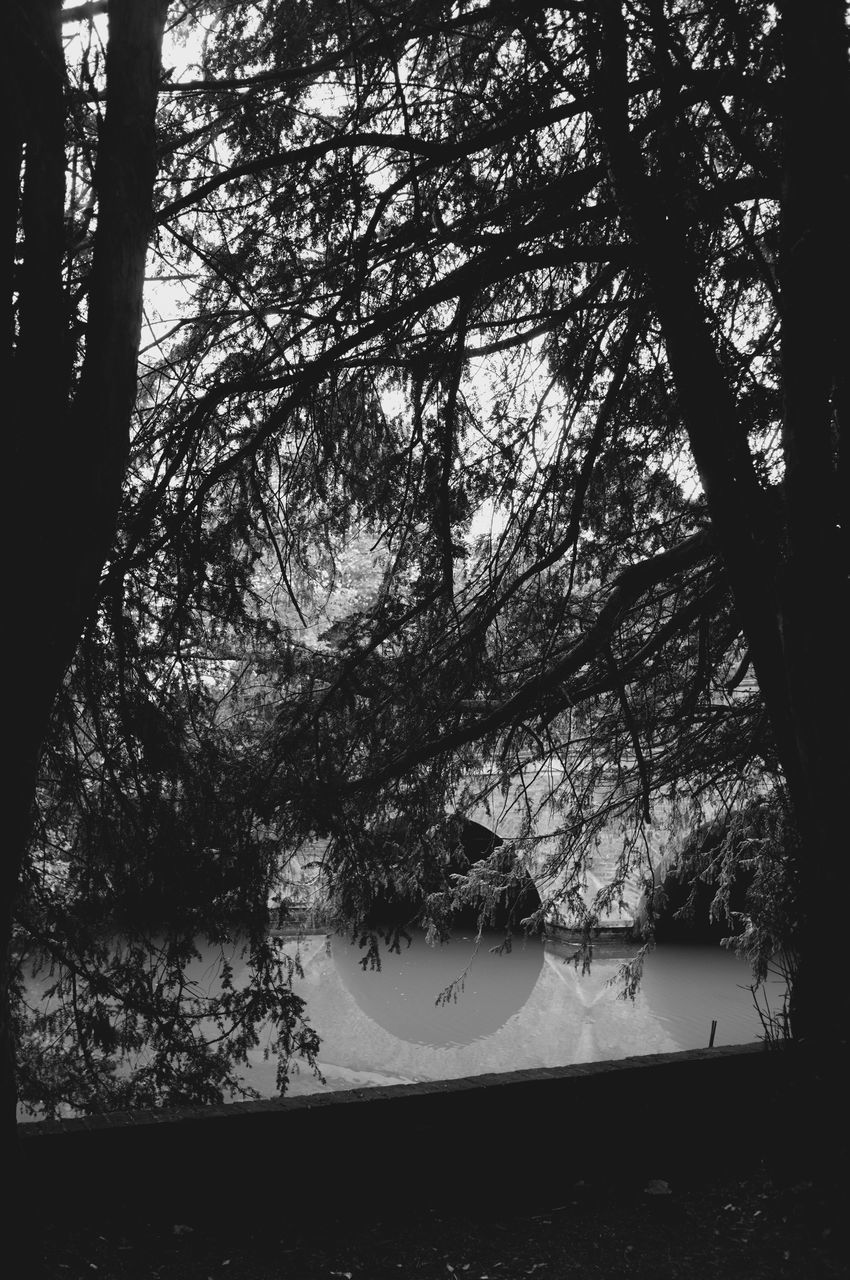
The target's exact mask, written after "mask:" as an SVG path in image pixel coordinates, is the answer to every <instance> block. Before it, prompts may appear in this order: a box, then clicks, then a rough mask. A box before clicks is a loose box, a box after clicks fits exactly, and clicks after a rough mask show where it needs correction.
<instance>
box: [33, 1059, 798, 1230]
mask: <svg viewBox="0 0 850 1280" xmlns="http://www.w3.org/2000/svg"><path fill="white" fill-rule="evenodd" d="M785 1056H786V1055H784V1054H783V1053H780V1052H769V1051H768V1050H767V1049H766V1048H765V1046H764V1045H762V1044H752V1045H743V1046H722V1047H719V1048H715V1049H696V1050H691V1051H687V1052H681V1053H672V1054H652V1055H647V1056H646V1057H632V1058H624V1059H619V1060H613V1061H607V1062H598V1063H582V1064H578V1065H575V1066H568V1067H546V1068H540V1069H531V1070H524V1071H514V1072H507V1073H493V1074H490V1075H483V1076H470V1077H464V1078H461V1079H457V1080H444V1081H436V1082H434V1081H432V1082H428V1083H424V1084H402V1085H387V1086H379V1087H376V1088H368V1089H352V1090H346V1091H341V1092H338V1093H331V1094H307V1095H302V1096H300V1097H297V1098H283V1099H270V1100H263V1101H259V1102H237V1103H229V1104H223V1105H216V1106H210V1107H187V1108H173V1107H170V1108H168V1109H167V1110H166V1111H165V1113H163V1112H159V1111H152V1110H146V1111H139V1112H134V1113H126V1112H120V1113H116V1114H114V1115H109V1116H99V1117H91V1118H83V1119H78V1120H67V1121H58V1122H57V1121H37V1122H34V1123H32V1124H21V1125H19V1128H18V1132H19V1135H20V1139H21V1141H20V1149H21V1154H22V1160H23V1165H24V1170H23V1172H24V1177H25V1178H35V1179H37V1178H39V1176H43V1174H44V1172H45V1170H48V1169H49V1170H50V1180H51V1185H53V1186H57V1187H61V1188H62V1196H63V1206H62V1207H63V1208H64V1209H67V1211H68V1212H70V1213H80V1212H84V1211H85V1210H86V1208H91V1207H94V1206H101V1207H102V1206H104V1205H106V1204H107V1203H109V1204H111V1205H115V1204H116V1203H120V1204H123V1206H124V1207H125V1209H127V1210H132V1211H133V1212H146V1211H148V1210H149V1209H151V1208H152V1207H154V1206H155V1205H156V1204H157V1203H159V1204H163V1203H164V1204H168V1203H174V1204H177V1205H180V1206H181V1210H180V1211H181V1212H182V1213H186V1212H189V1211H191V1210H194V1211H195V1212H197V1213H202V1212H204V1206H205V1205H209V1203H210V1198H211V1197H212V1198H213V1199H214V1198H215V1194H217V1192H216V1193H215V1194H214V1188H215V1187H218V1186H219V1184H221V1186H222V1188H223V1187H225V1186H226V1194H227V1206H228V1208H229V1209H233V1210H235V1209H236V1207H237V1206H238V1204H239V1203H240V1202H242V1203H243V1206H244V1208H245V1209H246V1211H250V1212H256V1211H257V1210H258V1209H259V1208H261V1207H262V1206H266V1207H268V1209H269V1211H275V1212H280V1211H281V1202H282V1201H283V1202H285V1205H286V1210H287V1212H299V1213H301V1212H309V1211H310V1209H311V1208H312V1207H317V1206H318V1204H319V1202H320V1203H321V1206H322V1210H323V1212H329V1211H331V1210H332V1208H333V1206H334V1205H338V1206H341V1207H354V1206H356V1204H357V1203H358V1202H359V1201H364V1200H372V1199H374V1198H375V1197H376V1196H380V1197H382V1199H383V1200H384V1201H385V1202H386V1203H388V1204H391V1203H393V1202H405V1203H406V1202H408V1201H409V1200H410V1197H411V1196H413V1197H414V1198H415V1200H416V1203H417V1204H418V1205H422V1204H439V1203H445V1202H446V1201H449V1202H456V1201H457V1199H458V1197H461V1198H463V1200H464V1202H465V1203H468V1202H469V1200H470V1198H471V1197H472V1198H475V1199H477V1198H484V1199H486V1200H488V1201H490V1202H492V1200H493V1199H498V1198H508V1199H510V1200H511V1201H515V1200H516V1199H517V1197H518V1196H519V1197H521V1196H522V1195H523V1194H524V1192H525V1191H528V1192H529V1193H530V1192H531V1190H532V1188H533V1189H534V1191H535V1192H536V1194H537V1195H538V1196H539V1194H540V1182H541V1180H543V1181H544V1182H545V1181H546V1179H548V1178H550V1177H551V1178H552V1179H556V1180H560V1179H562V1178H563V1172H562V1171H563V1161H564V1158H565V1156H566V1157H567V1158H568V1159H569V1160H570V1161H571V1162H572V1164H573V1165H574V1166H575V1167H577V1168H578V1170H579V1172H578V1173H577V1174H576V1176H584V1174H585V1173H590V1174H592V1173H593V1171H594V1170H597V1171H599V1170H602V1171H604V1172H605V1173H606V1176H610V1174H611V1172H612V1170H616V1169H618V1168H622V1169H628V1170H630V1171H631V1173H632V1174H633V1175H638V1176H639V1174H640V1171H641V1170H643V1171H644V1172H646V1173H647V1174H648V1175H649V1176H655V1177H666V1176H672V1175H673V1174H674V1172H675V1170H676V1169H677V1168H682V1167H684V1166H687V1167H688V1168H693V1167H694V1166H696V1167H699V1168H702V1167H705V1168H715V1167H717V1165H718V1163H720V1164H722V1163H723V1162H724V1161H725V1160H727V1159H728V1158H729V1157H730V1156H732V1155H733V1154H734V1158H735V1161H736V1162H737V1164H740V1161H741V1158H742V1141H741V1139H742V1137H743V1138H744V1139H745V1142H744V1143H743V1148H744V1154H745V1158H750V1157H751V1158H752V1160H753V1162H757V1161H758V1159H759V1157H760V1155H761V1154H763V1153H764V1151H765V1147H766V1145H769V1143H770V1142H771V1141H772V1132H771V1114H772V1109H771V1106H770V1101H771V1096H772V1095H774V1094H776V1092H777V1090H778V1088H779V1086H780V1084H781V1076H782V1068H783V1061H784V1059H785ZM754 1097H757V1098H758V1100H759V1106H758V1107H756V1108H754V1107H753V1105H752V1104H753V1099H754ZM330 1153H333V1154H334V1155H336V1154H338V1156H339V1159H338V1160H337V1161H336V1165H338V1166H339V1167H338V1168H337V1169H336V1175H337V1176H336V1179H335V1180H333V1179H329V1176H328V1163H329V1154H330ZM517 1167H522V1168H523V1169H525V1170H526V1173H525V1174H524V1175H523V1178H522V1179H520V1180H519V1183H520V1184H521V1185H519V1186H518V1185H516V1183H514V1184H513V1185H512V1184H511V1182H510V1180H508V1181H507V1182H506V1176H507V1175H506V1172H505V1171H506V1169H511V1168H517ZM526 1184H527V1185H526Z"/></svg>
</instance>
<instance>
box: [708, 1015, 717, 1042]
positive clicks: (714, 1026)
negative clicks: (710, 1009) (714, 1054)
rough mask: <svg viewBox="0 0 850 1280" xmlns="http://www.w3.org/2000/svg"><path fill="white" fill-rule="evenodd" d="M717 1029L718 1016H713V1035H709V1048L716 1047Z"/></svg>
mask: <svg viewBox="0 0 850 1280" xmlns="http://www.w3.org/2000/svg"><path fill="white" fill-rule="evenodd" d="M716 1030H717V1019H716V1018H712V1019H711V1035H710V1036H709V1037H708V1047H709V1049H713V1048H714V1033H715V1032H716Z"/></svg>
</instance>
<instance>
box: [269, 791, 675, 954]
mask: <svg viewBox="0 0 850 1280" xmlns="http://www.w3.org/2000/svg"><path fill="white" fill-rule="evenodd" d="M565 781H566V775H565V773H564V771H563V770H554V769H547V770H543V771H539V772H537V774H536V776H535V777H534V778H533V780H531V781H529V780H528V779H527V778H525V779H522V780H520V779H519V778H515V779H512V780H511V783H510V785H509V787H508V790H507V792H503V791H502V790H501V789H500V787H499V785H498V783H499V778H498V776H497V775H496V774H495V773H493V774H489V773H485V772H481V773H477V774H474V775H469V776H468V777H467V778H466V779H465V780H464V783H463V784H462V787H461V788H459V790H458V793H457V794H458V800H457V807H458V809H459V810H460V811H462V812H463V813H464V814H465V816H466V817H468V818H471V819H472V820H473V821H475V822H479V823H481V824H482V825H483V826H485V827H488V828H489V829H490V830H492V831H494V832H495V833H496V834H497V835H498V836H500V837H501V839H502V840H503V841H505V843H506V844H509V843H511V842H513V841H516V842H517V853H518V856H519V858H520V859H521V861H522V863H523V865H524V866H525V867H526V869H527V870H528V872H529V874H530V875H531V877H532V879H533V880H534V883H535V885H536V887H537V890H538V892H539V894H540V897H541V900H542V901H543V902H548V903H549V904H550V905H549V907H548V910H547V915H546V920H547V925H548V926H549V927H551V928H554V929H557V930H559V931H560V930H562V931H565V932H569V931H570V930H572V929H575V928H576V927H577V924H578V922H577V920H576V919H575V917H574V916H571V915H570V913H569V911H568V910H567V909H566V908H565V906H564V904H563V902H559V899H560V898H561V897H562V896H563V891H564V887H565V884H566V880H567V876H568V873H569V865H566V866H561V867H560V869H556V870H554V871H553V869H552V863H553V861H554V859H553V855H555V854H556V853H557V848H558V841H559V835H560V834H561V831H562V826H561V819H560V817H559V815H558V813H557V812H555V811H554V810H553V808H552V807H551V806H548V805H547V804H546V801H547V799H548V797H549V795H550V793H552V792H555V793H557V790H558V788H559V787H561V786H563V785H564V784H565ZM470 795H471V796H473V797H474V796H476V795H478V796H484V798H481V799H477V800H473V801H472V802H470V801H469V799H468V797H469V796H470ZM604 799H605V784H604V782H603V783H602V784H601V786H600V788H599V790H598V792H597V793H596V795H595V796H594V803H602V802H604ZM529 808H530V810H531V812H532V813H533V814H534V815H535V820H534V822H533V824H532V826H531V829H530V831H528V830H524V829H523V828H524V824H523V819H524V816H525V814H526V811H527V809H529ZM670 818H671V806H670V804H669V802H667V801H665V800H660V801H656V803H655V805H654V810H653V819H654V821H653V822H652V824H646V825H645V826H644V827H643V828H642V830H641V833H640V837H641V849H640V856H639V857H638V856H637V855H636V856H635V859H634V862H635V864H636V865H635V866H634V869H633V870H631V871H630V873H629V875H628V876H627V877H626V880H625V883H624V884H623V887H622V893H621V895H620V900H619V901H618V902H617V903H615V904H612V905H611V906H610V907H609V908H608V909H605V910H601V911H599V912H598V920H599V928H600V929H601V930H602V931H603V932H604V933H622V932H626V931H629V930H631V929H632V927H633V926H634V925H635V923H636V922H638V923H639V922H640V919H641V915H642V909H643V907H642V904H643V898H644V886H645V883H646V880H647V878H648V877H651V878H652V880H653V881H654V882H655V884H656V885H661V884H662V883H663V881H664V878H665V876H666V874H667V870H668V868H669V865H670V863H671V861H672V860H673V857H674V855H675V852H676V850H677V849H678V847H679V843H680V841H679V840H677V839H675V838H673V839H671V836H670V827H671V822H670ZM625 840H626V836H625V834H624V830H623V829H622V826H621V825H620V824H618V823H616V822H612V823H611V824H610V825H608V826H603V827H602V828H601V830H600V831H599V832H597V833H596V835H595V837H594V839H593V842H592V846H591V850H590V854H589V856H588V857H587V859H586V861H585V865H584V873H583V876H582V880H581V898H582V901H583V902H584V904H585V906H586V907H588V908H590V909H597V908H596V907H595V904H594V899H595V898H596V895H597V894H598V893H599V892H600V890H602V889H604V888H605V886H606V885H608V884H610V883H611V881H612V879H613V878H614V876H615V873H616V869H617V864H618V861H619V859H620V858H621V856H622V853H623V849H624V843H625ZM324 847H325V842H324V841H320V840H316V841H311V842H310V843H309V844H307V845H305V846H302V848H301V850H299V853H298V855H297V856H296V858H294V859H293V862H292V864H291V866H290V874H289V875H288V876H287V880H286V882H285V883H284V884H283V885H282V886H281V895H282V896H283V897H284V898H288V899H290V900H291V901H293V902H296V903H300V904H302V905H304V906H307V907H316V906H320V905H321V902H322V898H323V894H322V885H321V873H320V871H318V870H317V868H318V865H319V863H320V861H321V856H322V853H323V851H324ZM272 901H273V902H276V901H277V899H276V898H273V899H272Z"/></svg>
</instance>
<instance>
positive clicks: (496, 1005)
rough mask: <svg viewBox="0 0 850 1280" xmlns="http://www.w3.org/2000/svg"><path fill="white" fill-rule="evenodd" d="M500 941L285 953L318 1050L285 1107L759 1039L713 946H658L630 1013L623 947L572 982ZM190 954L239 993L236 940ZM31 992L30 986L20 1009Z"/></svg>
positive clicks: (742, 995)
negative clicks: (293, 964)
mask: <svg viewBox="0 0 850 1280" xmlns="http://www.w3.org/2000/svg"><path fill="white" fill-rule="evenodd" d="M503 941H504V935H503V934H497V933H492V934H485V935H484V936H483V937H482V938H481V939H480V941H479V942H478V944H477V945H476V940H475V936H474V934H472V933H469V934H467V935H463V934H460V935H458V936H457V937H454V938H453V939H452V940H451V941H450V942H448V943H443V944H438V945H436V946H430V945H428V943H427V942H426V940H425V937H424V935H423V934H422V933H417V934H414V935H413V936H412V937H411V938H410V939H409V941H408V942H406V941H405V940H404V939H402V943H401V948H400V950H399V951H398V952H389V951H388V950H387V949H386V948H385V947H382V948H381V964H380V968H379V969H378V970H375V969H373V968H369V967H365V968H364V966H363V965H362V964H361V960H362V959H363V955H364V953H363V952H362V951H361V950H360V949H359V948H358V947H357V946H356V945H354V944H353V943H351V942H350V941H348V940H347V939H346V938H344V937H341V936H337V935H328V934H326V933H311V934H306V935H304V936H302V937H301V938H299V939H291V940H287V941H286V943H285V947H286V949H287V950H288V951H289V952H290V953H291V954H295V952H296V951H297V952H298V954H299V957H300V961H301V966H302V969H303V978H299V979H296V980H295V982H294V986H293V989H294V990H295V992H296V993H297V994H298V995H300V996H302V997H303V998H304V999H305V1001H306V1004H307V1015H308V1018H309V1020H310V1022H311V1024H312V1025H313V1027H314V1028H315V1029H316V1031H317V1032H318V1033H319V1035H320V1036H321V1039H322V1044H321V1048H320V1051H319V1061H318V1066H319V1070H320V1072H321V1077H322V1078H321V1079H319V1078H318V1077H317V1076H316V1075H315V1074H314V1073H313V1072H312V1071H311V1070H310V1068H309V1067H308V1066H307V1064H306V1063H301V1064H299V1063H296V1064H294V1069H293V1070H292V1073H291V1075H290V1081H289V1088H288V1093H289V1095H290V1096H291V1095H298V1094H303V1093H321V1092H328V1091H333V1090H339V1089H351V1088H361V1087H364V1086H370V1085H390V1084H409V1083H416V1082H420V1081H429V1080H445V1079H452V1078H457V1077H460V1076H472V1075H480V1074H483V1073H487V1072H497V1071H517V1070H522V1069H525V1068H533V1067H557V1066H567V1065H570V1064H573V1063H582V1062H599V1061H604V1060H606V1059H613V1058H623V1057H629V1056H631V1055H636V1054H650V1053H667V1052H673V1051H675V1050H679V1049H696V1048H702V1047H705V1046H707V1045H708V1043H709V1038H710V1034H711V1024H712V1021H713V1020H714V1021H716V1022H717V1030H716V1036H715V1044H717V1045H723V1044H745V1043H749V1042H751V1041H753V1040H757V1039H758V1038H759V1037H760V1036H761V1035H762V1026H761V1022H760V1020H759V1017H758V1014H757V1011H756V1009H755V1006H754V1003H753V998H752V994H751V992H750V990H749V986H750V981H751V978H750V970H749V966H748V965H747V963H746V962H745V961H744V960H742V959H740V958H739V957H737V956H735V955H734V954H732V953H730V952H729V951H727V950H725V949H724V948H722V947H720V946H718V945H716V944H701V943H681V944H673V943H666V944H660V945H659V946H658V947H657V948H656V949H655V950H654V951H653V952H651V953H650V955H649V957H648V959H647V961H646V966H645V969H644V975H643V979H642V982H641V985H640V987H639V989H638V992H637V995H636V996H635V998H634V1000H630V999H624V998H623V995H622V989H623V987H622V981H621V980H618V974H619V971H620V969H621V966H622V965H623V964H624V963H625V962H626V961H627V960H629V959H630V958H632V957H633V956H634V954H635V952H636V947H635V945H634V944H633V943H630V942H629V941H628V940H626V939H625V938H624V939H623V940H622V941H621V940H616V939H615V940H614V941H611V940H608V941H605V942H603V943H600V944H598V945H597V946H596V947H595V950H594V958H593V964H592V967H591V969H590V972H589V973H585V974H583V973H582V972H581V969H580V968H577V967H576V966H575V965H574V964H571V963H570V962H569V958H570V956H571V955H573V954H574V951H575V948H574V946H572V945H569V944H567V943H561V942H555V941H549V940H547V941H543V940H541V939H540V938H529V939H525V940H523V939H516V940H515V941H514V943H513V946H512V948H511V950H510V951H505V950H504V948H503V947H502V946H500V944H501V943H503ZM198 951H199V956H198V958H197V959H196V960H195V961H193V963H192V965H191V968H190V976H191V977H192V978H193V979H195V980H196V981H197V982H198V983H199V985H200V986H201V987H203V988H204V989H206V990H208V991H213V990H215V989H216V987H217V986H218V981H219V977H220V973H221V966H222V959H223V958H226V959H227V961H228V962H229V964H230V965H231V966H232V970H233V980H234V982H235V984H236V985H237V986H238V985H240V980H241V979H242V977H243V975H244V973H245V967H246V965H245V959H244V957H243V954H242V947H241V944H240V943H239V942H238V941H234V942H233V943H231V944H229V946H226V947H224V948H221V947H218V946H216V947H215V948H213V947H211V946H209V945H207V944H205V943H203V942H201V943H199V945H198ZM45 985H46V984H45V981H44V978H43V977H42V978H41V980H39V979H34V980H33V982H32V985H31V987H30V992H29V994H30V997H33V996H36V992H37V989H38V988H39V987H41V988H42V989H43V988H44V986H45ZM783 990H784V988H783V987H782V985H781V984H780V983H779V982H778V981H777V982H774V983H772V984H771V986H770V988H769V994H770V1001H771V1005H772V1007H773V1008H774V1009H777V1008H779V1007H780V1006H781V998H782V993H783ZM271 1039H272V1035H271V1030H270V1029H267V1030H266V1031H265V1032H264V1034H263V1035H261V1038H260V1044H259V1045H258V1046H257V1047H256V1048H255V1049H253V1050H252V1051H251V1053H250V1055H249V1066H248V1068H247V1070H246V1071H245V1072H244V1075H243V1078H244V1081H245V1083H246V1084H250V1085H251V1086H252V1087H253V1088H254V1089H256V1090H257V1091H258V1093H259V1094H260V1096H262V1097H273V1096H275V1095H276V1092H277V1091H276V1083H275V1076H276V1068H277V1059H276V1058H275V1057H274V1056H273V1055H269V1054H268V1048H269V1045H270V1042H271ZM20 1118H21V1119H32V1118H33V1117H31V1116H24V1115H21V1117H20Z"/></svg>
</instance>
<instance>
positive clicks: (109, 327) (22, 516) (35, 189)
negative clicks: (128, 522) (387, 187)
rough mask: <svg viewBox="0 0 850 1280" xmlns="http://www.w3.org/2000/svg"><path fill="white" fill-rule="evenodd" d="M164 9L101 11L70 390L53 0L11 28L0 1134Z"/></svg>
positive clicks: (123, 417) (100, 507)
mask: <svg viewBox="0 0 850 1280" xmlns="http://www.w3.org/2000/svg"><path fill="white" fill-rule="evenodd" d="M166 9H167V0H133V3H131V4H127V3H115V4H111V5H110V8H109V44H108V50H107V60H106V109H105V119H104V125H103V129H102V133H101V137H100V140H99V145H98V155H97V169H96V176H95V185H96V194H97V200H98V210H97V212H98V216H97V230H96V234H95V241H94V249H93V262H92V271H91V276H90V280H89V288H88V315H87V328H86V334H85V354H84V358H83V364H82V368H81V372H80V378H79V382H78V385H77V389H76V393H75V394H72V393H71V392H70V388H69V383H70V358H71V357H70V339H69V335H68V333H67V316H66V312H65V299H64V293H63V288H62V263H63V255H64V226H63V220H64V205H63V195H64V164H65V157H64V127H65V126H64V102H63V92H64V85H63V80H64V73H63V64H62V45H61V32H60V10H61V0H33V3H31V4H30V5H17V6H15V7H14V9H13V14H12V18H11V21H10V29H9V32H8V34H9V37H10V45H11V47H12V50H13V59H14V61H15V65H16V66H17V69H18V73H17V75H16V82H15V85H14V102H15V109H16V117H15V118H16V121H17V122H18V123H19V125H20V132H21V134H22V136H23V139H24V141H25V164H24V177H23V194H22V197H21V201H20V209H21V225H22V230H23V268H22V270H21V272H20V276H19V290H18V323H19V327H18V335H17V343H16V347H15V351H14V359H13V380H12V415H13V416H12V420H13V422H14V424H15V455H14V462H15V470H14V472H13V475H14V483H15V486H16V494H15V498H16V502H15V503H14V504H13V509H14V519H16V527H15V528H14V535H15V536H14V537H13V539H12V547H13V551H12V559H11V563H10V565H9V574H8V585H7V590H8V593H9V598H10V599H11V600H12V601H13V602H14V607H15V618H16V623H15V627H14V629H13V635H12V647H13V654H12V661H11V663H10V670H11V671H12V672H13V673H14V674H13V679H12V682H11V684H12V687H11V688H10V689H9V695H8V701H7V717H6V728H7V738H8V741H9V742H10V743H12V744H14V751H15V755H16V761H15V766H14V769H13V771H12V773H13V776H12V778H11V779H10V781H11V783H12V792H11V794H12V805H11V808H12V812H11V813H10V814H7V822H6V825H5V832H6V849H5V851H4V858H3V863H2V872H0V875H1V876H2V879H0V891H2V898H3V901H2V913H1V914H0V926H2V929H3V933H2V944H1V945H2V948H3V953H4V957H5V958H4V969H5V972H4V974H3V978H4V982H3V988H2V993H0V1001H2V1007H0V1069H2V1072H3V1077H2V1087H3V1095H2V1098H0V1106H2V1121H0V1123H2V1127H3V1131H4V1133H5V1134H6V1135H7V1136H8V1135H9V1131H10V1128H12V1127H13V1126H14V1123H15V1089H14V1078H13V1075H12V1072H11V1061H12V1054H13V1048H12V1045H11V1039H10V1025H9V1006H8V981H7V979H8V964H9V959H8V948H9V940H10V933H11V927H12V919H13V911H14V898H15V894H16V890H17V885H18V880H19V875H20V870H21V866H22V861H23V858H24V856H25V852H26V848H27V844H28V840H29V834H30V826H31V820H32V809H33V802H34V798H35V797H34V789H35V779H36V776H37V769H38V758H39V753H40V750H41V746H42V743H43V741H44V737H45V734H46V732H47V728H48V725H49V722H50V716H51V713H52V708H53V704H54V701H55V698H56V695H57V692H58V691H59V689H60V687H61V684H62V680H63V678H64V675H65V672H66V670H67V668H68V665H69V663H70V662H71V660H72V659H73V656H74V651H75V649H76V645H77V643H78V640H79V636H80V633H81V631H82V629H83V627H84V626H85V625H86V622H87V620H88V617H89V614H90V610H91V607H92V602H93V600H94V597H95V593H96V590H97V586H98V582H99V579H100V574H101V570H102V568H103V564H104V561H105V559H106V557H107V555H108V553H109V548H110V544H111V541H112V538H113V537H114V533H115V524H116V517H117V513H118V507H119V503H120V501H121V491H122V483H123V478H124V470H125V466H126V458H127V452H128V446H129V432H130V420H131V414H132V410H133V405H134V400H135V394H136V361H137V356H138V348H139V338H140V331H141V318H142V292H143V287H144V271H145V259H146V255H147V247H148V239H149V235H150V229H151V225H152V213H151V210H152V196H153V180H154V175H155V166H156V146H155V124H154V117H155V111H156V102H157V93H158V83H159V76H160V60H161V48H162V34H163V27H164V21H165V13H166ZM14 176H15V180H16V181H17V174H16V175H14ZM10 199H11V197H10Z"/></svg>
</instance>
